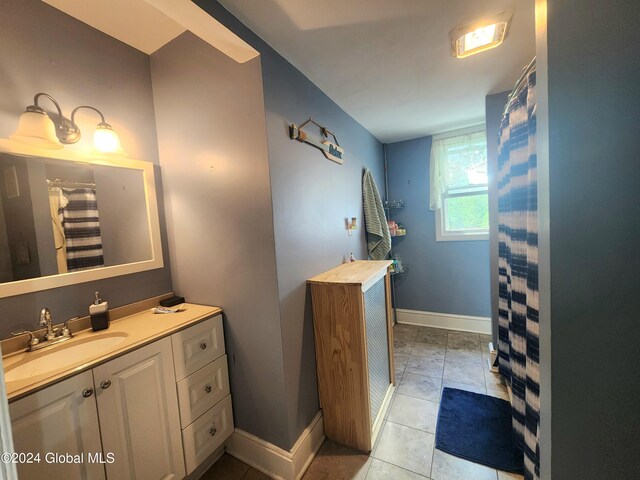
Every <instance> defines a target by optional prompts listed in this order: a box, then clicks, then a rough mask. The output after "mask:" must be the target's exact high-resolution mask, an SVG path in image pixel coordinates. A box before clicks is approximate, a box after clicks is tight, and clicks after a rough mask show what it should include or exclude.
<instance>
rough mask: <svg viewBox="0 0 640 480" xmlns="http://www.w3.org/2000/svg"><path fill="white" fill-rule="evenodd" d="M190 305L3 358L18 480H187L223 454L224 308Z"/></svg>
mask: <svg viewBox="0 0 640 480" xmlns="http://www.w3.org/2000/svg"><path fill="white" fill-rule="evenodd" d="M185 307H186V308H185V310H184V311H182V312H179V313H175V314H166V315H158V314H153V313H152V312H151V311H150V310H149V309H145V311H143V312H139V313H135V314H132V315H129V316H127V317H124V318H121V319H118V320H115V321H113V322H112V324H111V328H110V329H109V330H105V331H101V332H96V333H93V332H91V331H90V330H88V331H83V332H79V333H77V334H76V335H75V336H74V338H73V339H71V340H69V341H67V342H64V344H61V345H59V346H57V345H56V346H52V347H50V348H47V349H44V350H42V351H39V352H24V351H23V352H18V353H13V354H10V355H7V356H6V357H4V359H3V362H4V367H5V380H6V386H7V396H8V399H9V402H10V404H9V410H10V414H11V422H12V428H13V439H14V447H15V451H16V452H21V453H23V454H25V460H27V461H28V460H31V462H32V463H20V464H19V465H18V473H19V476H20V478H21V479H24V480H30V479H42V478H47V479H65V480H71V479H78V480H80V479H88V480H93V479H105V478H106V479H117V480H123V479H133V478H136V479H151V478H154V479H160V478H163V479H182V478H184V477H185V476H186V475H189V474H190V473H192V472H193V471H194V470H196V469H197V467H199V466H200V465H201V464H203V462H205V461H206V460H207V459H208V458H210V457H211V456H212V455H213V454H214V452H216V451H218V450H219V448H220V447H221V446H222V445H223V443H224V441H225V440H226V439H227V438H228V437H229V436H230V435H231V433H232V432H233V415H232V406H231V396H230V390H229V376H228V370H227V356H226V354H225V345H224V335H223V330H222V315H221V310H220V309H219V308H216V307H208V306H203V305H193V304H185ZM38 454H39V457H38V458H36V455H38Z"/></svg>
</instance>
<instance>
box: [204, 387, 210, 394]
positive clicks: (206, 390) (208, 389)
mask: <svg viewBox="0 0 640 480" xmlns="http://www.w3.org/2000/svg"><path fill="white" fill-rule="evenodd" d="M204 391H205V392H207V393H211V385H207V386H205V387H204Z"/></svg>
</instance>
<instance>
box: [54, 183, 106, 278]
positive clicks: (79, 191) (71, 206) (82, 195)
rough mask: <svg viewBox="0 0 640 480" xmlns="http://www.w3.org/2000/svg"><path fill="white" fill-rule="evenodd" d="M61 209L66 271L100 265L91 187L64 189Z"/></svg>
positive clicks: (93, 194) (101, 256)
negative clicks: (65, 201)
mask: <svg viewBox="0 0 640 480" xmlns="http://www.w3.org/2000/svg"><path fill="white" fill-rule="evenodd" d="M64 195H65V197H66V198H67V199H68V202H67V204H66V206H65V207H64V208H61V213H62V226H63V229H64V236H65V242H66V250H67V269H68V271H69V272H75V271H78V270H86V269H88V268H96V267H102V266H104V257H103V254H102V236H101V234H100V217H99V215H98V200H97V198H96V191H95V190H94V189H93V188H76V189H73V190H67V189H65V190H64Z"/></svg>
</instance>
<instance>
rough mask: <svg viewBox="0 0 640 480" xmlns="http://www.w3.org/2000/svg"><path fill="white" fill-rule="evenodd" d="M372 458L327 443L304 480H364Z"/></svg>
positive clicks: (323, 445)
mask: <svg viewBox="0 0 640 480" xmlns="http://www.w3.org/2000/svg"><path fill="white" fill-rule="evenodd" d="M369 463H370V458H369V456H368V455H365V454H363V453H360V452H356V451H354V450H350V449H348V448H345V447H341V446H340V445H336V444H335V443H331V442H329V441H325V442H324V443H323V444H322V447H321V448H320V450H319V451H318V455H316V458H315V459H314V460H313V462H312V463H311V465H310V466H309V469H308V470H307V473H305V475H304V477H302V478H303V480H328V479H332V480H364V478H365V476H366V475H367V470H368V469H369Z"/></svg>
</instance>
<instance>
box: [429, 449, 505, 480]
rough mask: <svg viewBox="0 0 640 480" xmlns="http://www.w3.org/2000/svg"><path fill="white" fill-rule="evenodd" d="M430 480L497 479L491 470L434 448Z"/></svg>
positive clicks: (494, 472)
mask: <svg viewBox="0 0 640 480" xmlns="http://www.w3.org/2000/svg"><path fill="white" fill-rule="evenodd" d="M431 478H432V479H433V480H497V478H498V477H497V473H496V471H495V470H494V469H493V468H489V467H485V466H484V465H479V464H477V463H473V462H469V461H468V460H464V459H462V458H458V457H454V456H453V455H449V454H448V453H444V452H443V451H441V450H438V449H437V448H436V449H435V450H434V451H433V467H432V468H431Z"/></svg>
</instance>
